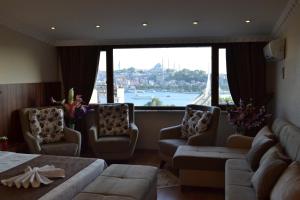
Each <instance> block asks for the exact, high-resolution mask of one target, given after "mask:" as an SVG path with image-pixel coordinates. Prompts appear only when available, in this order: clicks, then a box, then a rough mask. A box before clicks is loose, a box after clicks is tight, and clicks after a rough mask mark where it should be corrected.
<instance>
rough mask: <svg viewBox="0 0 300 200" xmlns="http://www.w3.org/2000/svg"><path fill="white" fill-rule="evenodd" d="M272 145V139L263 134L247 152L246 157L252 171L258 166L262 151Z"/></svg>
mask: <svg viewBox="0 0 300 200" xmlns="http://www.w3.org/2000/svg"><path fill="white" fill-rule="evenodd" d="M273 145H274V140H272V139H270V138H267V137H266V136H263V137H262V138H261V139H260V140H258V141H257V142H256V144H255V145H254V146H253V147H251V149H250V150H249V152H248V153H247V156H246V159H247V161H248V163H249V165H250V167H251V169H252V170H253V171H255V170H256V169H257V168H258V166H259V161H260V159H261V157H262V156H263V155H264V153H265V152H266V151H267V150H268V149H269V148H271V147H272V146H273Z"/></svg>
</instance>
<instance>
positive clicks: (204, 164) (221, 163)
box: [173, 145, 247, 171]
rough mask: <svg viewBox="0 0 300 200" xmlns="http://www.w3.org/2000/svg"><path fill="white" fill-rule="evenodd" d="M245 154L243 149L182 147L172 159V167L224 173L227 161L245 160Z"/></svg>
mask: <svg viewBox="0 0 300 200" xmlns="http://www.w3.org/2000/svg"><path fill="white" fill-rule="evenodd" d="M246 153H247V150H245V149H234V148H227V147H209V146H190V145H182V146H179V147H178V149H177V151H176V153H175V155H174V157H173V165H174V167H176V168H179V169H198V170H219V171H224V169H225V162H226V160H227V159H231V158H245V155H246Z"/></svg>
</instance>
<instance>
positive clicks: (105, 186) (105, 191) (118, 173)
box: [74, 164, 158, 200]
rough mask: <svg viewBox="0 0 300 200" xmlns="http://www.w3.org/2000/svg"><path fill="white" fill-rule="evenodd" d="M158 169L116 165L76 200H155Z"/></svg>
mask: <svg viewBox="0 0 300 200" xmlns="http://www.w3.org/2000/svg"><path fill="white" fill-rule="evenodd" d="M157 173H158V169H157V168H156V167H151V166H143V165H124V164H114V165H110V166H109V167H108V168H106V169H105V170H104V171H103V172H102V174H101V175H100V176H98V177H97V178H96V179H95V180H94V181H93V182H92V183H90V184H89V185H88V186H87V187H86V188H84V189H83V191H82V192H80V193H79V194H78V195H77V196H76V197H75V198H74V199H76V200H87V199H91V200H93V199H94V200H154V199H156V195H157V190H156V182H157Z"/></svg>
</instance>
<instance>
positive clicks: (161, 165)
mask: <svg viewBox="0 0 300 200" xmlns="http://www.w3.org/2000/svg"><path fill="white" fill-rule="evenodd" d="M165 164H166V161H164V160H161V161H160V165H159V168H160V169H162V168H164V166H165Z"/></svg>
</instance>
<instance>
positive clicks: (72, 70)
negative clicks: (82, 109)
mask: <svg viewBox="0 0 300 200" xmlns="http://www.w3.org/2000/svg"><path fill="white" fill-rule="evenodd" d="M58 56H59V62H60V65H61V72H62V80H63V88H64V95H65V97H67V93H68V90H69V89H70V88H74V91H75V94H81V95H82V98H83V100H84V101H85V102H86V103H89V101H90V99H91V96H92V93H93V89H94V85H95V81H96V76H97V71H98V64H99V57H100V50H99V48H98V47H95V46H77V47H73V46H72V47H58Z"/></svg>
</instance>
